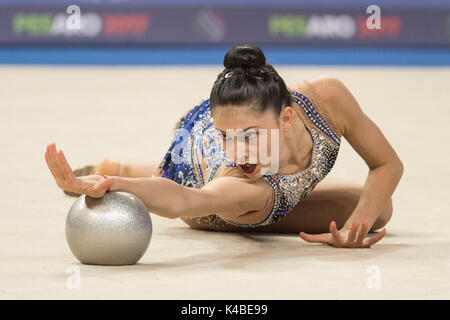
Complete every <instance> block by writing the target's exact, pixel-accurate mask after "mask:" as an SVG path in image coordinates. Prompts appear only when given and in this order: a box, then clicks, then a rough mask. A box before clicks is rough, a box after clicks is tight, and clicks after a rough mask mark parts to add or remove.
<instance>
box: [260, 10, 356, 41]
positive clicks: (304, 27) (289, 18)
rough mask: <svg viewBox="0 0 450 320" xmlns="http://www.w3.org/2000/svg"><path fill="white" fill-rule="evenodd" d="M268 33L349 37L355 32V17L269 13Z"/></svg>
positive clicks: (303, 36) (293, 35)
mask: <svg viewBox="0 0 450 320" xmlns="http://www.w3.org/2000/svg"><path fill="white" fill-rule="evenodd" d="M268 28H269V35H270V36H272V37H276V36H284V37H287V38H321V39H350V38H352V37H354V36H355V34H356V23H355V19H354V18H353V17H352V16H350V15H346V14H341V15H331V14H325V15H310V16H305V15H278V14H277V15H271V16H270V17H269V20H268Z"/></svg>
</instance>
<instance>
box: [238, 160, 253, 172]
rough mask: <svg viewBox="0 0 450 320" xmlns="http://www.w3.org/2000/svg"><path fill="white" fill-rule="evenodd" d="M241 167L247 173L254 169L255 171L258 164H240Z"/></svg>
mask: <svg viewBox="0 0 450 320" xmlns="http://www.w3.org/2000/svg"><path fill="white" fill-rule="evenodd" d="M239 167H240V168H241V169H242V171H244V172H245V173H246V174H251V173H252V172H253V171H255V169H256V167H257V165H256V164H247V163H246V164H240V165H239Z"/></svg>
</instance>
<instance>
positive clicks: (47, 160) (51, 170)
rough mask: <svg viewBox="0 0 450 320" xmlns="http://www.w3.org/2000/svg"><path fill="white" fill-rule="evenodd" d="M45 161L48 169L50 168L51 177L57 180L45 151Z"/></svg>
mask: <svg viewBox="0 0 450 320" xmlns="http://www.w3.org/2000/svg"><path fill="white" fill-rule="evenodd" d="M45 162H47V166H48V169H49V170H50V172H51V174H52V176H53V178H55V180H56V181H58V176H57V175H56V174H55V172H54V170H53V169H52V164H51V162H50V160H49V158H48V154H47V152H45Z"/></svg>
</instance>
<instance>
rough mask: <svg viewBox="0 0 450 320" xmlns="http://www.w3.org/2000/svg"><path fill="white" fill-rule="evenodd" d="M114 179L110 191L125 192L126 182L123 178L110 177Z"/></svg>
mask: <svg viewBox="0 0 450 320" xmlns="http://www.w3.org/2000/svg"><path fill="white" fill-rule="evenodd" d="M112 178H114V183H113V184H112V185H111V188H110V191H117V190H122V191H126V190H125V185H126V181H125V179H124V178H123V177H117V176H116V177H112Z"/></svg>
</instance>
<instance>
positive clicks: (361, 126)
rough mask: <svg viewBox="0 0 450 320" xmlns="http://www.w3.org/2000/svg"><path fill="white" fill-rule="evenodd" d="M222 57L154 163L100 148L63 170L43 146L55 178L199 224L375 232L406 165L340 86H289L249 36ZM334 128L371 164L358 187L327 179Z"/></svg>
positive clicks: (327, 236) (304, 233) (303, 233)
mask: <svg viewBox="0 0 450 320" xmlns="http://www.w3.org/2000/svg"><path fill="white" fill-rule="evenodd" d="M224 67H225V68H224V70H223V71H222V72H221V73H220V74H219V75H218V77H217V79H216V81H215V82H214V85H213V87H212V90H211V94H210V97H209V99H205V100H203V101H201V102H199V103H198V105H196V106H195V107H193V108H191V109H190V110H188V111H187V112H186V114H184V115H183V116H182V117H181V118H180V119H179V120H178V121H177V122H176V124H175V127H174V131H173V133H172V139H171V142H170V147H169V150H168V151H167V153H166V154H165V155H164V157H163V159H162V161H160V162H157V163H149V164H133V163H120V162H118V161H113V160H111V159H106V160H104V161H102V162H101V163H99V164H98V165H96V166H86V167H85V168H81V169H78V170H75V171H72V169H71V167H70V166H69V164H68V162H67V160H66V157H65V155H64V153H63V151H62V150H60V151H57V149H56V146H55V144H54V143H52V144H50V145H48V146H47V150H46V152H45V160H46V163H47V165H48V167H49V169H50V171H51V173H52V175H53V177H54V179H55V180H56V183H57V185H58V187H60V188H61V189H63V190H64V192H66V193H67V194H70V195H79V194H86V195H88V196H91V197H102V196H103V195H104V194H105V192H108V191H114V190H123V191H127V192H131V193H133V194H135V195H137V196H138V197H139V198H140V199H142V200H143V201H144V203H145V204H146V206H147V208H148V210H149V211H150V212H151V213H154V214H157V215H160V216H162V217H165V218H169V219H177V218H180V219H182V220H183V221H184V222H185V223H186V224H187V225H188V226H190V227H191V228H192V229H197V230H212V231H228V232H244V231H253V232H269V233H297V234H299V235H300V237H301V238H302V239H303V240H305V241H307V242H311V243H324V244H328V245H332V246H334V247H340V248H341V247H345V248H368V247H370V246H371V245H373V244H375V243H376V242H378V241H379V240H381V239H382V238H383V237H384V235H385V234H386V228H383V229H382V230H381V231H380V232H379V233H377V234H376V235H373V236H371V237H369V236H368V232H370V231H374V230H377V229H380V228H382V227H384V226H385V225H386V224H387V222H388V221H389V220H390V218H391V216H392V211H393V207H392V198H391V196H392V194H393V192H394V190H395V188H396V187H397V185H398V183H399V180H400V178H401V176H402V174H403V164H402V162H401V160H400V159H399V157H398V155H397V154H396V152H395V151H394V149H393V148H392V146H391V145H390V144H389V142H388V140H387V139H386V138H385V137H384V135H383V133H382V132H381V131H380V129H379V128H378V127H377V125H376V124H375V123H374V122H373V121H372V120H371V119H370V118H369V117H368V116H367V115H366V114H365V113H364V112H363V111H362V110H361V108H360V106H359V104H358V102H357V101H356V100H355V98H354V97H353V95H352V94H351V93H350V92H349V90H348V89H347V88H346V86H345V85H344V84H343V83H342V82H341V81H340V80H338V79H335V78H330V77H321V78H317V79H313V80H310V81H306V80H304V81H301V82H300V83H298V84H297V85H296V86H294V87H292V88H290V89H288V88H287V86H286V84H285V82H284V81H283V79H282V78H281V77H280V76H279V75H278V73H277V72H276V70H275V69H274V67H273V66H272V65H271V64H269V63H267V62H266V58H265V55H264V53H263V52H262V50H261V49H260V48H259V47H257V46H254V45H251V44H243V45H238V46H235V47H233V48H231V49H230V50H229V51H228V52H227V53H226V55H225V57H224ZM342 137H344V138H345V139H346V140H347V141H348V142H349V143H350V145H351V146H352V147H353V149H354V150H355V151H356V152H357V153H358V154H359V155H360V156H361V158H362V159H363V160H364V161H365V162H366V164H367V166H368V168H369V173H368V176H367V179H366V181H365V184H364V185H363V186H360V185H358V184H355V183H350V182H348V181H345V180H344V181H342V180H340V179H331V178H329V177H328V178H327V179H324V178H325V177H326V176H327V174H328V173H329V172H330V170H331V169H332V168H333V165H334V163H335V161H336V159H337V155H338V151H339V147H340V144H341V138H342ZM263 151H264V152H263Z"/></svg>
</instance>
